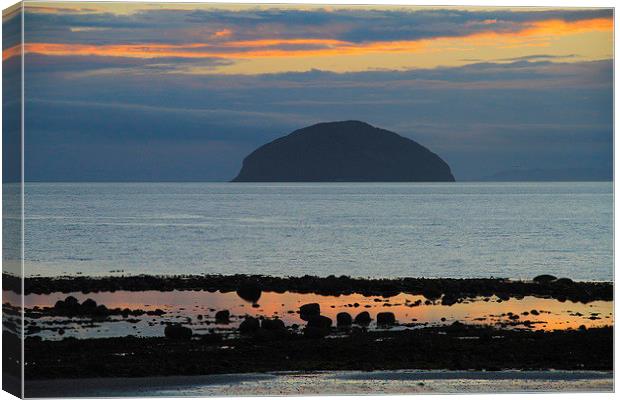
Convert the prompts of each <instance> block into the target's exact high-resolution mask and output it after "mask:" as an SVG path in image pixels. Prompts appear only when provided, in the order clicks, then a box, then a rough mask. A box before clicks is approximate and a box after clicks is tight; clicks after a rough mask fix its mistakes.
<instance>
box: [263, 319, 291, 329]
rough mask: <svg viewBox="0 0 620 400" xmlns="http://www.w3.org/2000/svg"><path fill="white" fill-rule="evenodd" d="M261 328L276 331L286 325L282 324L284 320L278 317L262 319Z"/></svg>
mask: <svg viewBox="0 0 620 400" xmlns="http://www.w3.org/2000/svg"><path fill="white" fill-rule="evenodd" d="M261 328H263V329H265V330H268V331H277V330H283V329H286V325H284V321H282V320H281V319H279V318H274V319H264V320H262V322H261Z"/></svg>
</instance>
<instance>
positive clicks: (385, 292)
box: [3, 274, 613, 303]
mask: <svg viewBox="0 0 620 400" xmlns="http://www.w3.org/2000/svg"><path fill="white" fill-rule="evenodd" d="M3 285H4V288H5V289H10V288H12V287H20V286H21V284H20V280H19V278H17V277H15V276H11V275H7V274H5V275H4V276H3ZM243 288H248V290H250V291H255V292H258V293H260V292H261V291H267V292H276V293H284V292H287V291H288V292H294V293H315V294H321V295H332V296H338V295H346V294H353V293H359V294H362V295H365V296H384V297H391V296H395V295H397V294H399V293H407V294H421V295H424V296H425V297H426V298H428V299H431V300H436V299H439V298H442V301H446V302H457V301H458V300H459V299H464V298H472V297H478V296H492V295H496V296H497V297H499V298H500V299H510V298H520V297H523V296H545V297H551V298H554V299H557V300H559V301H566V300H570V301H574V302H582V303H587V302H591V301H595V300H605V301H611V300H613V283H611V282H575V281H572V280H571V279H568V278H559V279H558V278H556V277H553V276H550V275H540V276H538V277H535V278H534V279H532V280H529V281H525V280H523V281H515V280H509V279H501V278H488V279H441V278H437V279H424V278H400V279H368V278H352V277H348V276H340V277H336V276H328V277H315V276H303V277H284V278H280V277H271V276H262V275H178V276H151V275H136V276H109V277H82V276H70V277H53V278H52V277H28V278H26V279H25V282H24V294H26V295H28V294H49V293H54V292H61V293H71V292H82V293H94V292H104V291H105V292H114V291H118V290H127V291H144V290H159V291H172V290H207V291H211V292H215V291H220V292H232V291H239V290H240V289H243Z"/></svg>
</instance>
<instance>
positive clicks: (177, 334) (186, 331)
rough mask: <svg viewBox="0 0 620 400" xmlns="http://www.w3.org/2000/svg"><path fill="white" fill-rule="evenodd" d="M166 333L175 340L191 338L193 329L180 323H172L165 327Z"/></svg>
mask: <svg viewBox="0 0 620 400" xmlns="http://www.w3.org/2000/svg"><path fill="white" fill-rule="evenodd" d="M164 335H166V337H167V338H168V339H173V340H190V339H191V338H192V330H191V329H190V328H187V327H185V326H181V325H180V324H170V325H168V326H166V328H165V329H164Z"/></svg>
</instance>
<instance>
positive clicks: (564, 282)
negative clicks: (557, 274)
mask: <svg viewBox="0 0 620 400" xmlns="http://www.w3.org/2000/svg"><path fill="white" fill-rule="evenodd" d="M553 283H555V284H556V285H564V286H569V285H572V284H573V283H574V282H573V280H572V279H570V278H560V279H556V281H555V282H553Z"/></svg>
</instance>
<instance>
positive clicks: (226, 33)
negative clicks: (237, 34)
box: [213, 29, 232, 38]
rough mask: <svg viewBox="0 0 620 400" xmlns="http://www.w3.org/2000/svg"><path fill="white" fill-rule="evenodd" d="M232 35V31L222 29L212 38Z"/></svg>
mask: <svg viewBox="0 0 620 400" xmlns="http://www.w3.org/2000/svg"><path fill="white" fill-rule="evenodd" d="M230 35H232V31H231V30H230V29H222V30H221V31H217V32H215V33H214V34H213V36H215V37H217V38H225V37H229V36H230Z"/></svg>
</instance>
